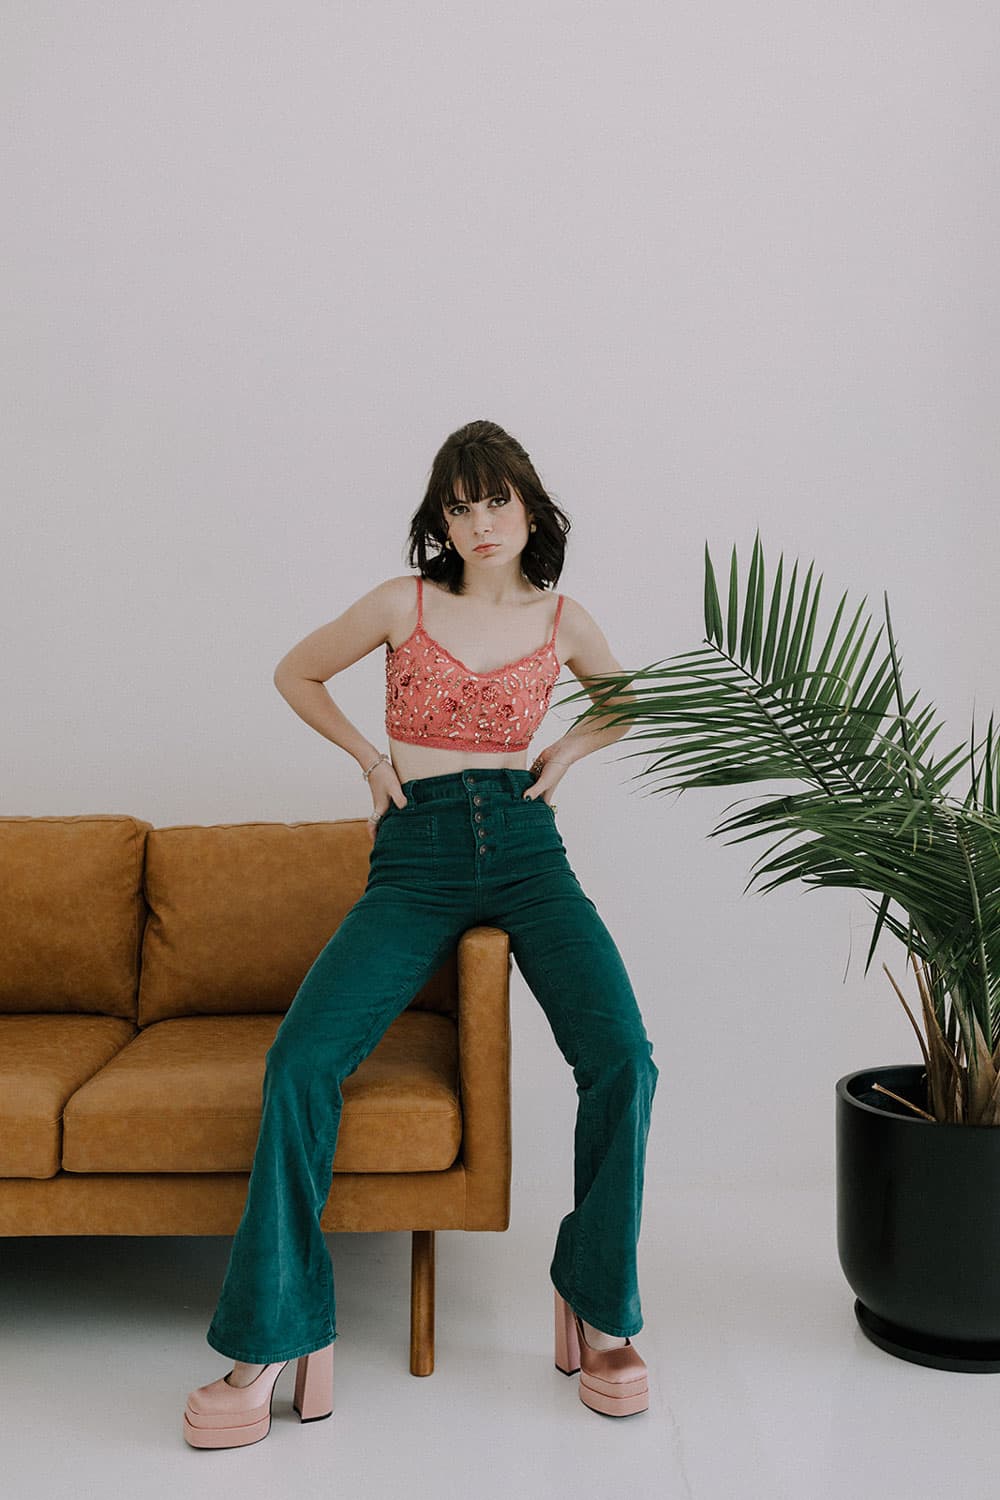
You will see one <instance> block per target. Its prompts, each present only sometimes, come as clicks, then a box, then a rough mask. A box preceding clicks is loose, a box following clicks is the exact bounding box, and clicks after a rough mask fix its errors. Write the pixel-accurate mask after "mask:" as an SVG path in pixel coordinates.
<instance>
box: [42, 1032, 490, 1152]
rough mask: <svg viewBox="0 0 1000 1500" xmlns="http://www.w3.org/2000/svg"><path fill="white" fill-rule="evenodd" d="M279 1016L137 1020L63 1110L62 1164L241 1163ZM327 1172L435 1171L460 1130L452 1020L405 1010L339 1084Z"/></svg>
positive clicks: (256, 1119) (252, 1138)
mask: <svg viewBox="0 0 1000 1500" xmlns="http://www.w3.org/2000/svg"><path fill="white" fill-rule="evenodd" d="M283 1019H284V1016H283V1015H280V1014H279V1015H247V1016H184V1017H176V1018H174V1019H172V1020H167V1021H157V1022H155V1023H154V1024H153V1025H150V1026H147V1027H146V1028H145V1029H144V1030H143V1031H141V1032H140V1033H139V1035H138V1036H136V1037H135V1039H134V1040H133V1041H132V1042H130V1043H129V1045H128V1046H127V1047H125V1048H124V1049H123V1050H122V1051H121V1052H119V1053H118V1054H117V1055H116V1056H115V1057H114V1059H113V1060H112V1061H111V1062H110V1063H109V1064H108V1065H107V1067H105V1068H103V1069H102V1070H101V1072H100V1073H99V1074H98V1075H97V1077H96V1078H92V1079H91V1080H90V1082H89V1083H86V1084H84V1086H83V1087H82V1088H81V1089H79V1090H78V1091H77V1092H76V1093H75V1094H74V1095H73V1097H72V1099H71V1100H70V1101H69V1104H68V1105H67V1107H66V1110H65V1113H64V1131H63V1159H62V1164H63V1167H64V1169H65V1170H66V1171H68V1172H249V1171H250V1169H251V1167H252V1166H253V1157H254V1150H255V1148H256V1144H257V1133H258V1130H259V1128H260V1109H261V1094H262V1089H263V1083H264V1063H265V1054H266V1052H267V1049H268V1048H269V1047H270V1045H271V1042H272V1041H273V1040H274V1036H275V1033H276V1032H277V1030H278V1027H279V1026H280V1024H281V1022H282V1020H283ZM342 1093H343V1099H344V1108H343V1112H342V1115H341V1120H340V1132H339V1135H338V1139H337V1151H336V1155H335V1157H334V1162H333V1167H334V1171H338V1172H439V1171H444V1170H446V1169H447V1168H448V1167H450V1166H451V1165H452V1164H453V1162H454V1161H455V1158H456V1156H457V1154H458V1151H459V1147H460V1145H461V1139H462V1119H461V1109H460V1105H459V1097H458V1031H457V1027H456V1025H455V1022H454V1020H453V1019H452V1018H451V1017H450V1016H443V1015H438V1014H436V1013H434V1012H432V1011H423V1010H406V1011H404V1012H403V1013H402V1014H401V1015H400V1016H398V1017H397V1019H396V1020H395V1021H393V1022H392V1024H391V1025H390V1027H389V1028H388V1030H387V1031H386V1032H385V1034H384V1035H383V1036H382V1038H381V1040H380V1041H379V1043H378V1045H377V1046H376V1047H375V1049H374V1050H373V1051H372V1052H371V1053H370V1054H369V1056H368V1057H366V1058H365V1059H364V1061H363V1062H361V1063H360V1064H359V1065H358V1067H357V1068H356V1069H355V1070H354V1072H353V1073H352V1074H351V1075H350V1077H348V1078H346V1079H345V1080H344V1082H343V1084H342Z"/></svg>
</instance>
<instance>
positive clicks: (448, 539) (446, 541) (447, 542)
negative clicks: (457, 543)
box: [444, 536, 454, 552]
mask: <svg viewBox="0 0 1000 1500" xmlns="http://www.w3.org/2000/svg"><path fill="white" fill-rule="evenodd" d="M449 547H451V537H450V536H446V537H445V539H444V550H445V551H446V552H447V550H448V548H449ZM452 550H454V549H452Z"/></svg>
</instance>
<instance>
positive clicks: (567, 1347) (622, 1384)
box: [552, 1287, 649, 1417]
mask: <svg viewBox="0 0 1000 1500" xmlns="http://www.w3.org/2000/svg"><path fill="white" fill-rule="evenodd" d="M552 1290H553V1291H554V1292H555V1334H556V1369H557V1370H561V1371H562V1373H563V1374H564V1375H575V1374H576V1373H577V1371H579V1373H580V1400H581V1401H582V1402H583V1404H584V1406H589V1407H590V1409H591V1411H598V1412H600V1413H601V1414H602V1416H605V1417H630V1416H633V1415H634V1414H635V1413H636V1412H640V1411H646V1410H647V1409H648V1407H649V1378H648V1371H647V1369H646V1362H645V1360H643V1358H642V1357H641V1355H640V1354H639V1352H638V1350H637V1349H636V1348H635V1346H634V1345H633V1343H632V1340H631V1339H626V1340H625V1344H624V1346H623V1347H622V1348H620V1349H592V1348H591V1347H590V1345H589V1344H588V1343H587V1340H586V1336H585V1334H584V1332H583V1326H582V1324H581V1322H580V1318H579V1316H578V1315H577V1314H576V1313H575V1312H574V1311H573V1309H572V1308H571V1307H570V1305H569V1303H568V1302H567V1301H566V1299H565V1298H564V1297H562V1296H560V1294H559V1292H557V1291H556V1290H555V1287H553V1289H552Z"/></svg>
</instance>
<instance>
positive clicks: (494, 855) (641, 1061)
mask: <svg viewBox="0 0 1000 1500" xmlns="http://www.w3.org/2000/svg"><path fill="white" fill-rule="evenodd" d="M533 781H534V777H533V776H532V774H531V772H530V771H521V770H509V769H500V768H497V769H491V770H465V771H455V772H453V773H451V774H449V775H445V776H426V777H421V778H419V779H414V780H411V781H407V782H404V783H403V794H404V796H405V797H406V799H407V802H406V806H405V807H403V808H400V807H397V806H396V805H395V803H391V804H390V806H389V808H388V810H387V812H386V813H385V815H384V817H383V818H382V820H381V822H380V823H379V825H378V832H377V833H376V836H375V843H374V845H373V847H372V850H371V855H370V862H369V875H368V883H367V885H366V887H365V890H364V893H363V895H362V896H361V897H360V898H359V899H358V900H357V901H356V902H355V904H354V906H353V907H352V908H351V909H350V911H349V912H348V913H347V915H346V916H345V918H344V920H343V921H342V922H341V924H340V926H339V927H338V928H337V931H336V932H335V933H334V935H333V936H332V937H331V939H330V941H329V942H328V943H327V944H326V946H325V948H323V950H322V951H321V952H320V953H319V955H318V956H317V958H316V959H315V961H314V962H313V964H312V967H311V968H310V969H309V971H308V973H307V974H306V976H305V978H304V979H303V981H302V984H301V986H300V987H299V990H298V992H297V994H296V995H295V998H294V1000H293V1001H292V1004H291V1005H290V1006H289V1009H288V1011H287V1012H286V1014H285V1016H284V1018H283V1019H282V1022H281V1025H280V1026H279V1028H278V1030H277V1032H276V1034H275V1037H274V1041H273V1042H272V1044H271V1046H270V1048H269V1050H268V1053H267V1058H266V1068H265V1074H264V1084H263V1093H262V1111H261V1121H260V1134H259V1136H258V1139H257V1147H256V1151H255V1154H254V1160H253V1170H252V1172H251V1174H250V1181H249V1185H248V1189H247V1197H246V1204H245V1207H244V1210H243V1216H242V1218H241V1220H240V1223H239V1226H238V1228H237V1231H236V1234H235V1236H234V1238H233V1243H232V1249H231V1252H230V1258H229V1265H228V1268H227V1270H226V1274H225V1279H224V1282H223V1286H222V1292H221V1294H220V1297H219V1302H218V1306H217V1307H216V1311H215V1315H214V1317H213V1318H212V1322H211V1325H210V1327H209V1330H208V1334H207V1339H208V1343H209V1344H210V1345H211V1347H212V1348H213V1349H216V1350H218V1351H219V1352H220V1353H221V1354H225V1355H227V1356H228V1357H229V1358H230V1359H236V1360H243V1361H245V1362H247V1363H249V1364H271V1363H273V1362H276V1361H278V1360H287V1359H294V1358H296V1357H297V1356H299V1355H302V1354H310V1353H312V1351H313V1350H315V1349H322V1348H325V1347H326V1345H327V1344H329V1343H331V1342H332V1341H333V1340H334V1339H335V1338H336V1337H337V1332H336V1321H335V1313H334V1290H333V1267H332V1264H331V1260H330V1253H329V1250H328V1248H327V1245H326V1240H325V1237H324V1234H323V1232H322V1231H321V1230H320V1227H319V1220H320V1215H321V1213H322V1211H323V1208H324V1206H325V1204H326V1199H327V1196H328V1194H329V1190H330V1184H331V1181H332V1163H333V1156H334V1150H335V1147H336V1143H337V1130H338V1126H339V1123H340V1115H341V1109H342V1105H343V1097H342V1094H341V1084H342V1083H343V1081H344V1079H345V1078H347V1077H348V1076H349V1075H350V1074H351V1073H353V1071H354V1069H355V1068H356V1067H357V1066H358V1064H359V1063H360V1062H362V1061H363V1059H364V1058H365V1057H367V1056H368V1054H369V1053H370V1052H371V1051H372V1050H373V1049H374V1047H375V1046H376V1044H377V1043H378V1041H379V1039H380V1038H381V1036H382V1035H383V1033H384V1032H385V1031H386V1030H387V1028H388V1027H389V1025H390V1024H391V1023H392V1021H394V1020H395V1018H396V1017H397V1016H398V1015H400V1013H401V1012H402V1011H403V1010H405V1009H406V1007H407V1005H408V1004H409V1002H410V1001H411V1000H412V998H413V996H414V995H415V994H416V993H417V991H418V990H419V989H421V988H422V987H423V985H424V984H425V983H426V982H427V980H428V979H430V978H431V976H432V975H433V974H434V973H436V971H437V970H438V969H439V968H440V966H441V964H442V963H443V962H444V961H445V959H446V958H447V956H448V954H449V953H450V952H451V951H452V950H453V948H454V947H455V946H456V945H457V943H458V940H459V938H460V936H461V934H462V933H463V932H464V931H465V930H466V929H467V928H469V927H475V926H478V925H480V924H485V925H487V926H495V927H500V928H502V929H504V931H506V932H507V933H508V935H509V937H510V944H511V952H512V954H513V957H514V959H515V961H516V963H517V966H518V968H519V969H520V971H521V973H522V975H523V976H524V979H525V982H526V983H527V985H528V988H529V989H530V990H531V992H532V993H533V995H534V996H535V998H536V999H537V1000H538V1002H539V1004H540V1005H541V1007H542V1009H543V1010H544V1011H545V1014H546V1017H547V1018H548V1021H549V1024H550V1025H551V1027H552V1032H553V1035H554V1036H555V1040H556V1043H557V1045H558V1047H559V1049H560V1051H561V1052H562V1054H563V1056H564V1057H565V1058H566V1061H567V1062H568V1063H569V1064H570V1065H571V1067H572V1069H573V1076H574V1078H575V1080H576V1092H577V1115H576V1130H575V1137H574V1207H573V1211H572V1212H571V1213H568V1214H567V1215H566V1216H565V1218H563V1219H562V1221H561V1223H560V1225H559V1230H558V1235H557V1237H556V1243H555V1253H554V1255H553V1259H552V1264H551V1266H550V1270H549V1275H550V1277H551V1280H552V1282H553V1285H554V1286H555V1287H556V1289H557V1290H558V1291H559V1292H560V1293H561V1295H562V1296H563V1297H565V1299H566V1301H567V1302H568V1303H569V1304H570V1306H571V1307H572V1308H574V1309H575V1310H576V1311H577V1312H578V1313H579V1314H580V1317H581V1318H583V1319H585V1321H586V1322H588V1323H591V1324H593V1325H594V1327H595V1328H600V1329H603V1330H604V1332H605V1333H610V1334H615V1335H618V1336H620V1337H629V1336H631V1335H632V1334H635V1333H638V1332H639V1329H640V1328H641V1327H642V1313H641V1309H640V1301H639V1286H638V1278H637V1274H636V1246H637V1242H638V1238H639V1225H640V1219H641V1213H642V1188H643V1170H644V1164H645V1153H646V1138H647V1133H648V1130H649V1120H650V1111H651V1106H652V1100H653V1094H654V1092H655V1089H656V1080H657V1076H658V1071H659V1070H658V1069H657V1067H656V1064H655V1063H654V1062H653V1059H652V1050H653V1044H652V1042H651V1041H650V1040H649V1038H648V1037H647V1035H646V1031H645V1028H644V1026H643V1021H642V1017H641V1015H640V1012H639V1007H638V1005H637V1003H636V998H635V994H634V993H633V990H632V985H631V983H630V981H629V977H628V974H627V972H626V969H625V965H624V964H623V962H622V958H621V955H620V954H619V952H618V949H617V947H616V946H615V943H614V940H613V939H612V937H611V934H610V933H609V932H608V929H607V928H606V927H605V925H604V922H603V921H602V920H601V917H600V915H599V914H598V911H597V907H596V906H595V905H594V903H593V901H591V899H590V897H589V896H587V895H586V894H585V892H584V891H583V889H582V888H581V886H580V882H579V881H578V880H577V878H576V876H575V875H574V873H573V871H572V870H571V869H570V865H569V861H568V860H567V858H566V849H565V846H564V844H563V841H562V838H561V837H560V834H559V829H558V827H557V825H556V817H555V814H554V813H553V811H552V809H551V807H549V805H548V804H547V803H546V802H545V801H544V800H543V799H542V798H541V797H536V798H534V799H525V798H524V791H525V789H526V788H527V787H529V786H531V785H532V783H533Z"/></svg>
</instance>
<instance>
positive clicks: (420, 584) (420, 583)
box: [417, 573, 424, 625]
mask: <svg viewBox="0 0 1000 1500" xmlns="http://www.w3.org/2000/svg"><path fill="white" fill-rule="evenodd" d="M423 623H424V580H423V575H422V574H420V573H418V574H417V624H418V625H422V624H423Z"/></svg>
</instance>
